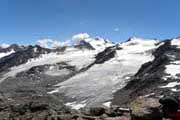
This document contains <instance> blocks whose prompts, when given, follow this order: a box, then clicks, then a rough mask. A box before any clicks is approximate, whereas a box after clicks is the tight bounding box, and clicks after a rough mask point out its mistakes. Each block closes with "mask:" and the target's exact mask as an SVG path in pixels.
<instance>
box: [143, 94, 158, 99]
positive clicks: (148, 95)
mask: <svg viewBox="0 0 180 120" xmlns="http://www.w3.org/2000/svg"><path fill="white" fill-rule="evenodd" d="M153 95H155V93H150V94H147V95H144V96H143V97H144V98H146V97H150V96H153Z"/></svg>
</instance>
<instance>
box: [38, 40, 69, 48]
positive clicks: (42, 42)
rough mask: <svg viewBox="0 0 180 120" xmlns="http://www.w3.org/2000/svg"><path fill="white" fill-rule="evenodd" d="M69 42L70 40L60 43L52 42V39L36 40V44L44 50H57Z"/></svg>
mask: <svg viewBox="0 0 180 120" xmlns="http://www.w3.org/2000/svg"><path fill="white" fill-rule="evenodd" d="M70 42H71V41H70V40H67V41H64V42H60V41H58V40H53V39H42V40H38V41H37V44H38V45H40V46H41V47H44V48H58V47H62V46H68V45H69V44H70Z"/></svg>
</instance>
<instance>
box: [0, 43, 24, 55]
mask: <svg viewBox="0 0 180 120" xmlns="http://www.w3.org/2000/svg"><path fill="white" fill-rule="evenodd" d="M24 49H26V47H25V46H19V45H17V44H12V45H10V46H9V47H8V48H1V47H0V53H1V52H2V53H6V52H9V51H11V50H14V51H20V50H24Z"/></svg>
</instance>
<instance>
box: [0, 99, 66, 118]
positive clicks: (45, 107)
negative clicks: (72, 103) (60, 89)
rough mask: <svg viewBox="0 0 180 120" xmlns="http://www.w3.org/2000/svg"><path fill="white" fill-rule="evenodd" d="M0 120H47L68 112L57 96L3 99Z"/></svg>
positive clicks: (0, 104) (0, 106)
mask: <svg viewBox="0 0 180 120" xmlns="http://www.w3.org/2000/svg"><path fill="white" fill-rule="evenodd" d="M0 108H1V110H0V115H1V116H0V120H17V119H18V120H19V119H20V120H47V119H48V118H50V117H52V116H54V115H61V114H65V113H66V112H67V111H69V110H68V108H66V107H65V106H64V105H63V103H62V101H61V100H59V99H58V98H57V97H55V96H34V97H32V96H29V97H21V98H6V97H1V103H0Z"/></svg>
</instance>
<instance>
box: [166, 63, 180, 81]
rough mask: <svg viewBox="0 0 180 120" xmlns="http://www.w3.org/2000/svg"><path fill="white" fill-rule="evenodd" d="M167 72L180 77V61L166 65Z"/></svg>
mask: <svg viewBox="0 0 180 120" xmlns="http://www.w3.org/2000/svg"><path fill="white" fill-rule="evenodd" d="M165 67H166V69H165V72H166V73H167V74H170V76H172V77H174V78H178V77H177V76H176V75H177V74H180V61H174V62H171V64H169V65H166V66H165Z"/></svg>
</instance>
